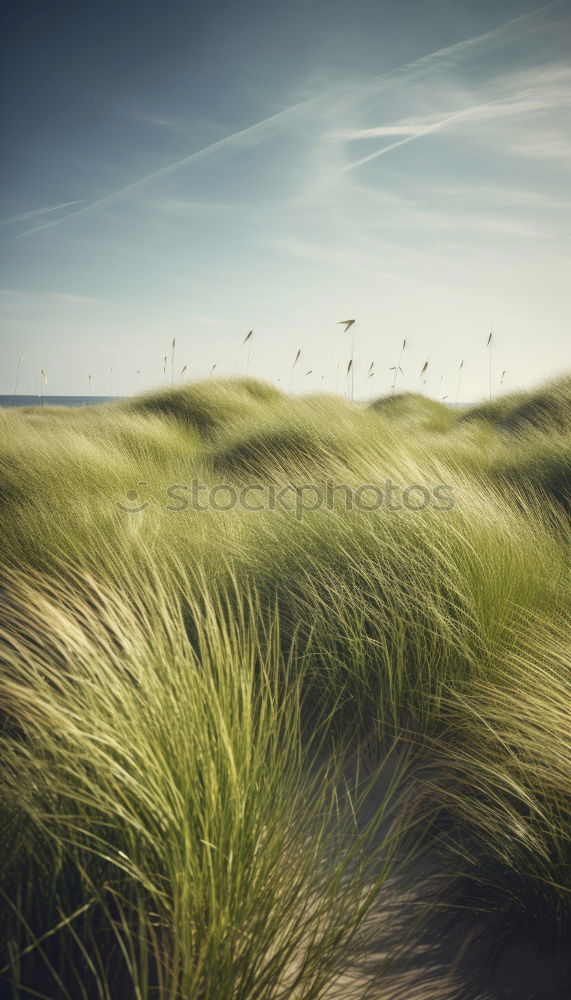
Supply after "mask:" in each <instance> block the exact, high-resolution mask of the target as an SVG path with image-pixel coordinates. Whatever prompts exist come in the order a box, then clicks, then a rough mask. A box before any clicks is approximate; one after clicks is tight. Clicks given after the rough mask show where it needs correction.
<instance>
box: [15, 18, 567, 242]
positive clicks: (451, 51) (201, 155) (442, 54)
mask: <svg viewBox="0 0 571 1000" xmlns="http://www.w3.org/2000/svg"><path fill="white" fill-rule="evenodd" d="M562 2H563V0H552V2H551V3H548V4H544V5H543V6H541V7H538V8H536V9H534V10H533V11H530V12H528V13H527V14H521V15H519V16H518V17H516V18H513V19H512V20H511V21H507V22H506V23H505V24H502V25H500V26H499V27H497V28H493V29H492V30H491V31H486V32H484V33H483V34H481V35H474V37H473V38H466V39H463V40H462V41H460V42H455V43H454V44H453V45H448V46H446V47H444V48H442V49H437V50H436V51H435V52H431V53H430V54H428V55H425V56H421V57H420V58H419V59H415V60H413V61H412V62H409V63H405V64H404V65H403V66H401V67H399V68H398V69H396V70H389V71H388V72H387V73H383V74H382V75H380V76H377V77H372V78H371V79H370V80H369V81H367V82H365V83H364V84H360V85H357V86H358V89H359V90H360V91H361V92H362V91H366V90H367V89H368V88H372V89H375V90H377V89H378V88H379V86H382V87H383V88H386V87H389V86H391V85H397V84H399V83H402V82H403V80H404V79H408V78H409V77H410V76H412V75H414V74H415V73H418V72H422V71H423V70H425V69H427V68H429V67H431V66H432V65H435V64H439V63H441V62H442V60H445V59H447V58H448V57H450V56H452V55H458V54H460V53H461V52H464V51H465V50H466V49H467V48H475V47H478V46H480V45H482V44H485V43H486V42H489V41H491V40H492V39H493V38H496V37H497V36H498V35H500V34H501V33H502V32H504V31H506V30H507V29H509V28H511V27H513V26H514V25H515V24H519V23H521V22H523V21H526V20H529V19H530V18H533V17H535V16H536V15H537V14H540V13H544V12H545V11H546V10H550V9H551V8H553V7H557V6H559V5H560V4H561V3H562ZM346 90H347V88H343V87H336V88H334V89H331V90H328V91H326V92H325V93H322V94H318V95H316V96H315V97H311V98H309V99H306V100H304V101H299V102H297V103H296V104H292V105H291V106H290V107H288V108H284V109H283V110H282V111H278V112H276V113H275V114H273V115H270V116H269V117H268V118H263V119H262V120H261V121H259V122H255V123H254V124H253V125H249V126H248V127H247V128H244V129H239V130H238V131H237V132H232V133H231V134H230V135H227V136H224V138H222V139H218V140H217V141H216V142H212V143H210V144H209V145H208V146H204V147H203V148H202V149H198V150H196V151H195V152H193V153H189V154H188V155H186V156H183V157H181V158H180V159H178V160H175V161H174V162H173V163H168V164H166V165H165V166H164V167H159V169H158V170H154V171H152V173H150V174H145V176H144V177H140V178H139V179H138V180H135V181H132V182H131V183H130V184H126V185H125V186H124V187H121V188H118V189H117V190H116V191H112V192H110V193H109V194H107V195H103V197H101V198H96V199H95V200H94V201H92V202H89V204H87V205H84V207H83V208H78V209H76V211H74V212H68V213H67V214H66V215H65V216H63V217H62V218H60V219H53V220H51V221H49V222H44V223H42V224H40V225H39V226H33V227H32V228H31V229H26V230H24V232H22V233H19V234H18V236H17V237H15V238H16V239H22V238H23V237H25V236H30V235H31V234H32V233H37V232H39V231H40V230H41V229H48V228H50V227H51V226H57V225H59V224H61V223H62V222H65V221H66V220H67V219H73V218H76V217H77V216H79V215H84V214H85V213H86V212H91V211H93V210H94V209H97V208H100V207H102V206H104V205H109V204H110V203H111V202H113V201H115V200H116V199H117V198H120V197H122V196H123V195H125V194H130V192H132V191H136V190H137V189H139V188H142V187H144V186H145V185H146V184H150V183H151V182H152V181H155V180H157V179H158V178H160V177H164V176H166V175H167V174H170V173H173V172H174V171H175V170H179V169H180V168H181V167H185V166H188V165H189V164H191V163H197V162H199V161H200V160H203V159H206V158H207V157H208V156H211V155H212V154H213V153H217V152H218V151H219V150H221V149H226V148H227V147H231V146H240V145H246V146H248V145H254V144H256V143H257V142H259V141H261V139H263V138H264V136H265V135H266V134H267V133H269V132H272V131H273V130H275V129H277V128H280V127H281V126H282V125H283V124H284V123H286V124H287V122H288V120H290V119H292V118H295V117H296V116H297V113H298V112H300V111H302V110H303V111H304V110H306V109H308V108H309V107H310V106H312V105H315V104H318V103H320V102H321V101H324V100H327V99H330V98H331V97H333V96H334V95H335V94H338V93H340V92H341V93H343V92H345V91H346ZM462 113H463V112H459V114H462ZM436 127H438V126H434V128H436ZM440 127H441V126H440ZM415 138H417V136H410V137H408V138H407V139H403V140H400V141H399V142H398V143H394V144H393V145H392V146H391V147H385V149H384V150H382V151H381V152H379V153H378V154H375V155H382V153H383V152H388V151H389V149H390V148H392V149H396V148H397V146H400V145H404V143H405V142H411V141H413V139H415ZM360 162H364V161H360ZM356 165H357V164H353V166H356ZM347 169H351V167H348V168H347Z"/></svg>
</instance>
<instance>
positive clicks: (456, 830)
mask: <svg viewBox="0 0 571 1000" xmlns="http://www.w3.org/2000/svg"><path fill="white" fill-rule="evenodd" d="M0 424H1V429H2V441H3V442H4V443H3V445H2V449H1V451H0V506H1V512H2V524H3V537H2V547H3V552H2V565H3V571H2V578H1V587H2V592H3V610H2V615H1V620H0V634H1V645H2V651H1V658H2V672H1V679H0V741H1V744H2V748H1V749H2V758H3V767H2V773H1V776H0V831H1V836H0V872H1V887H2V890H1V896H0V984H2V985H0V994H1V995H2V997H4V996H6V997H7V998H8V997H9V998H14V1000H24V998H25V1000H27V998H28V997H49V998H54V1000H55V998H58V1000H59V998H60V997H61V998H64V997H65V998H70V1000H76V998H78V997H81V998H89V1000H91V998H92V997H94V998H101V1000H124V998H131V997H133V998H136V1000H151V998H159V1000H175V998H177V1000H178V998H183V1000H254V998H256V1000H278V998H285V997H292V998H298V997H299V998H303V1000H311V998H317V997H330V996H333V995H334V992H333V991H334V990H335V983H336V982H337V981H338V980H339V977H340V976H342V975H343V974H344V972H345V971H346V970H347V969H350V968H354V967H356V965H358V962H359V955H361V954H364V953H366V952H367V951H370V949H371V938H370V933H371V934H372V933H373V931H371V928H373V929H374V933H378V929H379V920H381V916H379V915H382V913H383V911H384V909H386V908H387V907H388V906H389V904H390V906H391V907H392V911H391V912H392V913H393V917H391V920H394V912H395V907H396V912H398V913H400V914H401V915H404V916H405V917H406V916H407V915H408V914H409V913H412V911H414V918H412V917H411V918H410V920H408V923H407V920H404V925H406V926H408V931H407V932H405V931H403V935H404V936H403V937H402V939H401V940H400V942H399V948H398V952H399V961H402V955H403V953H404V955H405V958H406V954H407V953H410V954H412V953H414V950H415V947H416V945H417V943H418V940H419V937H420V934H421V932H420V930H419V928H420V927H421V926H423V927H425V928H429V927H430V926H432V925H433V924H434V921H435V920H436V922H437V926H438V931H437V933H438V934H439V935H440V936H441V937H443V938H444V939H445V940H449V941H450V947H451V948H452V951H454V947H453V945H454V941H455V940H456V938H455V932H454V931H453V930H452V929H450V928H453V926H454V925H458V924H459V923H462V926H463V927H464V928H465V929H467V933H468V934H470V933H472V930H471V928H473V927H476V926H477V927H478V928H480V930H479V932H478V933H480V932H481V934H483V935H484V936H485V934H486V933H488V932H489V933H490V934H491V935H492V936H493V940H494V943H495V945H496V947H497V948H499V947H500V946H501V947H507V944H508V943H509V942H514V941H516V942H519V943H520V944H521V943H522V942H523V943H524V946H526V947H527V945H528V944H529V947H531V948H533V949H535V950H537V952H538V953H540V954H544V955H551V954H555V955H556V956H560V955H561V954H562V953H564V951H565V949H566V948H568V946H569V937H570V932H571V926H570V915H571V908H570V899H569V893H568V886H569V884H570V874H571V871H570V861H571V840H570V820H571V815H570V813H571V781H570V773H571V770H570V765H571V708H570V705H571V700H570V697H569V695H570V690H569V687H570V685H569V681H570V672H569V660H568V654H567V649H568V630H567V627H566V615H567V612H568V607H569V576H568V568H569V567H568V523H567V519H566V518H567V505H568V501H569V492H570V484H571V426H570V424H571V380H570V379H568V378H567V379H560V380H559V381H557V382H554V383H552V384H550V385H547V386H545V387H543V388H541V389H539V390H537V391H534V392H530V393H527V394H526V393H518V394H517V395H514V396H513V397H510V396H506V397H503V398H502V399H501V400H498V401H492V402H491V403H487V404H484V405H482V406H477V407H473V408H471V409H468V410H454V409H451V408H447V407H445V406H443V405H442V404H440V403H436V402H434V401H432V400H429V399H427V398H426V397H424V396H421V395H414V394H411V395H405V394H403V395H400V394H397V395H394V396H391V397H389V398H384V399H380V400H378V401H375V402H374V403H373V404H371V405H370V406H364V405H357V404H349V403H348V402H346V401H344V400H341V399H338V398H334V397H328V396H324V395H323V396H316V397H307V398H302V399H299V398H291V397H286V396H283V395H282V394H280V393H279V392H277V391H276V390H274V389H272V388H271V387H269V386H267V385H264V384H262V383H259V382H256V381H255V380H252V379H243V380H235V381H214V380H210V381H209V382H208V383H203V384H197V385H191V386H186V387H184V388H180V389H173V390H172V391H166V392H165V391H163V392H156V393H153V394H149V395H147V396H144V397H140V398H136V399H133V400H130V401H127V402H123V403H117V404H111V405H106V406H100V407H93V408H85V409H82V410H80V411H79V410H63V409H61V410H60V409H56V408H51V409H50V408H47V407H46V408H42V409H39V408H33V409H32V408H30V409H28V410H5V411H2V412H0ZM387 481H389V483H390V492H389V494H388V495H387V492H386V490H387ZM193 484H194V485H193ZM222 487H224V488H222ZM410 487H414V489H410ZM214 488H216V489H215V490H214V492H212V490H213V489H214ZM245 489H248V491H247V492H246V493H244V490H245ZM193 490H194V498H193ZM209 490H210V491H211V492H210V493H209ZM288 490H289V492H288ZM240 491H242V493H241V492H240ZM280 491H285V493H283V498H284V499H283V502H282V501H281V500H279V499H278V500H276V496H278V497H279V496H282V494H280ZM381 497H382V501H381V500H380V499H379V498H381ZM233 498H234V502H233V503H231V501H232V499H233ZM240 498H241V499H240ZM272 498H273V499H272ZM427 498H428V499H427ZM272 506H273V508H274V509H268V508H271V507H272ZM223 507H228V508H229V509H221V508H223ZM248 507H249V508H254V507H260V508H262V509H248ZM139 508H143V509H139ZM216 508H218V509H216ZM365 761H366V768H365V764H364V762H365ZM365 770H366V773H365ZM371 802H373V803H374V805H373V807H371ZM447 928H449V929H448V930H447ZM407 933H408V937H407ZM526 943H527V944H526ZM464 952H465V949H464V951H462V949H460V951H459V953H458V954H457V955H456V957H455V958H454V960H453V961H452V960H451V961H450V963H449V966H448V969H447V970H444V971H443V972H442V975H441V977H440V981H439V982H437V983H436V985H435V984H434V983H433V984H432V985H431V987H430V988H431V990H432V991H433V992H431V993H430V994H429V993H428V992H426V990H425V987H423V986H422V982H421V985H420V986H419V987H418V990H416V988H415V990H414V991H413V992H411V987H410V981H409V980H406V978H405V977H404V975H403V980H402V988H401V989H400V991H399V985H398V977H397V979H396V980H395V968H394V963H393V966H391V958H393V957H394V958H395V961H396V950H395V955H394V956H393V955H392V953H391V951H390V949H389V950H388V952H387V949H385V955H384V960H383V962H381V963H379V966H378V969H377V970H376V972H377V974H378V981H377V982H376V983H375V984H374V990H375V991H376V992H374V993H373V994H371V993H369V994H368V995H369V996H371V995H374V996H375V997H379V998H380V997H387V998H388V997H389V995H390V996H402V997H403V1000H404V998H406V1000H415V998H418V1000H420V997H425V996H426V997H428V996H429V995H430V996H434V997H441V998H444V997H445V996H446V997H448V996H455V997H458V998H459V1000H460V998H462V1000H463V998H465V997H466V998H467V997H468V996H472V995H474V996H476V995H477V996H481V997H486V996H491V995H494V994H493V993H490V992H486V989H487V987H486V985H485V982H484V979H483V978H480V974H479V973H478V974H477V975H476V974H475V973H474V970H473V969H472V970H470V968H469V966H468V965H467V961H466V956H465V954H464ZM454 954H456V953H455V952H454ZM557 961H559V958H558V957H557ZM482 975H483V973H482ZM341 981H344V980H341ZM407 983H408V985H407ZM395 984H396V985H395ZM370 985H371V983H370V976H369V973H367V976H363V977H362V982H361V983H360V984H359V983H358V984H357V993H356V994H355V995H362V996H364V995H365V991H366V989H367V988H368V987H370ZM427 988H428V987H426V989H427ZM490 988H491V987H490ZM391 991H392V992H391ZM336 995H340V996H342V995H343V994H342V993H341V994H336ZM514 995H516V994H515V993H514ZM529 995H531V994H529ZM547 995H548V994H547V993H546V994H545V996H546V997H547ZM549 995H550V996H551V994H549ZM552 995H553V996H556V994H555V993H553V994H552ZM564 995H566V994H565V993H561V996H562V997H563V996H564ZM557 996H559V994H557ZM523 997H524V995H523V994H522V1000H523Z"/></svg>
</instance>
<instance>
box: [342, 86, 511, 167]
mask: <svg viewBox="0 0 571 1000" xmlns="http://www.w3.org/2000/svg"><path fill="white" fill-rule="evenodd" d="M502 103H504V102H503V101H502V100H498V101H488V102H487V103H485V104H475V105H472V106H471V107H469V108H465V109H464V110H463V111H456V112H455V113H454V114H453V115H447V116H446V118H441V119H440V120H439V121H437V122H434V123H433V124H432V125H424V126H419V127H417V130H416V131H415V132H414V133H412V134H409V135H407V136H405V138H404V139H399V140H398V141H397V142H391V143H390V144H389V145H388V146H382V148H381V149H376V150H375V152H374V153H369V154H368V155H367V156H362V157H361V159H359V160H352V161H351V162H350V163H346V164H345V166H343V167H340V168H339V170H336V171H335V173H334V174H333V175H332V176H334V177H337V176H338V175H339V174H345V173H347V172H348V171H349V170H354V169H355V168H356V167H360V166H362V165H363V163H369V162H370V161H371V160H376V159H377V158H378V157H379V156H384V155H385V153H391V152H392V151H393V150H394V149H399V148H400V147H401V146H406V145H407V144H408V143H409V142H415V141H416V140H417V139H422V138H424V136H425V135H429V134H430V133H431V132H439V131H440V129H443V128H446V126H447V125H450V124H452V123H453V122H455V121H458V120H461V119H462V118H470V117H471V116H472V115H477V114H478V112H480V111H484V110H485V109H487V108H491V107H494V106H495V105H501V104H502Z"/></svg>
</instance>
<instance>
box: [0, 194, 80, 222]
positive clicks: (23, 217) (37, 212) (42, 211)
mask: <svg viewBox="0 0 571 1000" xmlns="http://www.w3.org/2000/svg"><path fill="white" fill-rule="evenodd" d="M84 202H85V198H80V199H79V201H62V202H60V203H59V205H46V206H45V208H34V209H32V211H30V212H20V214H19V215H12V216H10V217H9V218H8V219H0V226H13V225H15V224H16V223H18V222H28V221H29V220H30V219H37V218H39V217H40V216H42V215H48V213H50V212H59V211H60V210H61V209H62V208H72V207H73V206H74V205H82V204H84ZM74 214H75V213H74Z"/></svg>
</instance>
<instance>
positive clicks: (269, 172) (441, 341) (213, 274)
mask: <svg viewBox="0 0 571 1000" xmlns="http://www.w3.org/2000/svg"><path fill="white" fill-rule="evenodd" d="M570 28H571V5H570V3H569V0H563V2H560V3H552V4H547V5H543V6H539V7H538V6H534V5H533V4H528V3H522V2H515V0H508V2H504V3H502V4H501V5H500V6H498V5H497V4H493V3H491V2H488V0H483V2H481V0H479V2H478V3H477V4H476V3H473V2H471V3H466V2H463V0H433V2H431V3H430V4H427V3H426V2H422V3H421V2H417V0H410V2H401V3H398V4H397V3H391V4H389V3H386V2H384V0H377V2H371V0H355V2H353V3H352V4H347V3H340V2H338V0H318V2H312V0H304V2H298V0H294V2H290V3H288V4H282V3H272V2H267V0H266V2H265V3H261V2H255V3H249V4H238V3H221V4H218V5H216V6H214V7H213V6H209V7H205V6H200V7H199V6H194V5H192V4H185V5H182V4H180V3H174V2H171V0H166V2H165V0H163V2H160V3H159V2H148V0H143V2H141V0H139V2H138V3H124V2H121V0H118V2H115V3H98V4H97V5H96V4H91V5H84V6H82V5H77V4H76V5H67V4H62V3H57V2H55V3H53V4H50V5H45V4H43V3H40V2H35V0H34V2H29V0H28V2H26V0H23V2H21V3H20V5H19V6H18V9H17V10H16V8H15V7H14V9H13V11H12V12H11V13H10V14H9V15H8V25H7V28H6V29H5V39H6V42H5V45H6V56H5V63H4V71H3V84H4V89H5V90H6V91H7V93H8V99H7V100H5V102H4V111H3V121H2V130H3V135H4V149H5V168H4V184H3V195H2V199H1V203H0V254H1V258H2V270H3V277H2V280H1V288H0V308H1V318H0V358H1V362H2V363H1V371H2V373H3V374H2V379H1V380H0V392H2V393H10V392H11V391H12V390H13V385H14V377H15V372H16V366H17V363H18V358H19V357H20V356H23V358H24V361H23V363H22V367H21V375H20V391H22V392H29V393H35V392H38V388H39V371H40V369H41V368H44V369H45V370H46V372H47V373H48V379H49V392H51V393H53V394H75V393H77V394H83V393H85V392H87V390H88V375H91V376H92V385H93V391H94V392H95V393H97V394H102V395H104V394H107V393H108V392H109V387H110V384H111V378H110V369H113V391H114V392H117V393H119V394H129V393H132V392H135V391H137V389H143V388H146V387H150V386H153V385H157V384H161V383H164V382H165V378H164V376H163V357H164V355H165V354H170V344H171V341H172V339H173V337H175V338H176V345H177V346H176V365H175V370H176V372H180V370H181V369H182V367H183V366H184V365H186V366H187V375H188V376H190V377H191V378H201V377H204V376H206V375H208V373H209V371H210V370H211V368H212V365H213V364H214V363H216V365H217V368H216V372H217V373H219V374H221V375H226V374H243V373H244V371H245V366H246V349H244V348H242V346H241V341H242V339H243V337H244V335H245V333H246V332H247V331H248V330H249V329H250V328H252V327H253V328H254V336H253V345H252V354H251V361H250V372H251V373H252V374H256V375H259V376H261V377H264V378H267V379H270V380H272V381H274V382H278V380H280V381H279V384H280V385H282V387H283V388H288V387H289V379H290V375H289V372H290V368H291V363H292V361H293V358H294V356H295V354H296V352H297V350H298V349H299V348H301V349H302V362H301V364H300V365H299V366H298V367H297V369H296V373H297V374H296V389H297V390H298V391H300V390H304V391H315V390H318V389H319V388H321V386H323V388H324V389H325V390H330V391H333V390H335V388H337V389H338V390H339V391H343V388H344V377H343V374H344V371H345V368H346V365H347V361H348V357H349V349H350V342H349V336H347V335H345V334H344V333H343V327H342V326H339V325H338V321H339V320H342V319H345V318H353V317H355V318H356V320H357V325H356V355H355V373H356V380H355V389H356V394H358V395H360V396H367V395H370V394H371V393H372V392H374V393H375V394H380V393H381V392H385V391H387V390H388V388H389V386H390V383H391V378H392V376H391V373H390V372H389V370H388V369H389V368H390V366H391V365H394V364H395V362H396V361H397V360H398V356H399V350H400V344H401V342H402V340H403V338H404V337H406V338H407V349H406V351H405V353H404V356H403V359H402V368H403V371H404V374H403V376H402V377H401V381H400V384H401V387H402V388H409V389H418V387H419V373H420V369H421V367H422V365H423V364H424V362H425V361H426V360H428V359H429V361H430V364H429V369H428V376H429V377H428V379H427V383H426V391H427V392H428V393H430V394H431V395H433V396H435V397H436V398H438V397H440V396H445V395H446V396H448V398H454V396H455V394H456V391H457V372H458V368H459V365H460V362H461V361H462V360H464V367H463V376H462V378H463V381H462V389H461V397H463V398H465V399H478V398H481V397H482V396H484V395H485V394H486V393H487V391H488V354H487V352H486V347H485V343H486V339H487V336H488V331H489V328H490V324H491V323H492V324H493V329H494V340H493V346H494V351H493V355H492V364H493V382H494V389H497V390H498V391H501V392H504V391H507V390H509V389H515V388H519V387H522V386H528V385H532V384H535V383H537V382H538V381H540V380H542V379H544V378H547V377H549V376H551V375H553V374H557V373H558V372H560V371H561V370H562V369H563V368H565V367H566V366H567V365H568V355H567V352H566V347H567V343H568V340H569V337H568V327H569V320H568V314H569V304H568V300H569V293H568V287H569V284H570V280H569V279H570V273H569V249H568V247H569V220H570V217H571V212H570V209H571V186H570V181H569V163H570V157H571V137H570V135H571V133H570V129H569V126H570V117H571V114H570V112H571V67H570V65H569V60H568V51H569V42H570V40H571V37H570V36H571V31H570ZM371 362H374V365H375V369H374V370H375V372H376V374H375V378H374V380H370V379H369V380H368V379H367V372H368V369H369V366H370V364H371ZM504 369H505V370H506V375H505V376H504V384H503V385H502V386H501V387H500V385H499V383H500V378H501V374H502V372H503V371H504ZM309 370H311V374H309V375H307V376H304V372H305V371H309ZM338 370H339V374H337V371H338ZM138 372H139V374H137V373H138ZM169 380H170V376H169Z"/></svg>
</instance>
